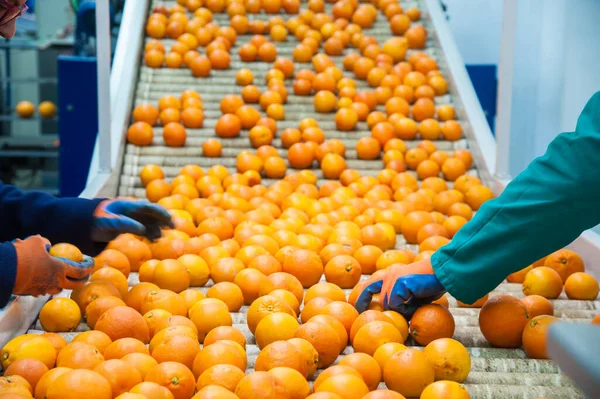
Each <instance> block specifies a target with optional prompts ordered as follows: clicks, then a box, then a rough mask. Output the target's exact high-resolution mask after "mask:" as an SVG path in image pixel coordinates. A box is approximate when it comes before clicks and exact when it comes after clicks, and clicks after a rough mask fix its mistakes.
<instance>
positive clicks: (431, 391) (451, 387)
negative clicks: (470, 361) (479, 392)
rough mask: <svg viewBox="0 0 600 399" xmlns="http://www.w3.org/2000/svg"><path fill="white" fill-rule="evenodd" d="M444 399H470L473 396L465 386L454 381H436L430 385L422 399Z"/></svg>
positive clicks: (424, 391)
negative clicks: (448, 398)
mask: <svg viewBox="0 0 600 399" xmlns="http://www.w3.org/2000/svg"><path fill="white" fill-rule="evenodd" d="M442 397H452V398H455V399H469V398H470V397H471V396H470V395H469V392H468V391H467V389H466V388H465V387H464V386H463V385H460V384H459V383H458V382H454V381H436V382H434V383H433V384H429V385H428V386H427V387H426V388H425V389H424V390H423V393H422V394H421V398H422V399H437V398H442Z"/></svg>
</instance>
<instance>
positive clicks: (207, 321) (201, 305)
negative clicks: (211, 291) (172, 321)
mask: <svg viewBox="0 0 600 399" xmlns="http://www.w3.org/2000/svg"><path fill="white" fill-rule="evenodd" d="M189 318H190V320H192V322H194V324H195V325H196V328H197V329H198V334H199V338H200V342H202V341H203V340H204V337H205V336H206V334H207V333H208V332H209V331H210V330H212V329H213V328H215V327H218V326H231V324H232V319H231V314H230V313H229V308H228V307H227V304H225V303H224V302H223V301H221V300H219V299H215V298H206V299H202V300H201V301H199V302H198V303H196V304H195V305H194V306H192V308H191V309H190V310H189Z"/></svg>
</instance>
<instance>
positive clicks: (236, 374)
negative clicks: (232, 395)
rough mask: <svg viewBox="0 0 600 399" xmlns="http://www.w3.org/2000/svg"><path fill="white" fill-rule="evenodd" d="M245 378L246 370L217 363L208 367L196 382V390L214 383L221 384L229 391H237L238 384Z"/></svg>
mask: <svg viewBox="0 0 600 399" xmlns="http://www.w3.org/2000/svg"><path fill="white" fill-rule="evenodd" d="M242 378H244V372H243V371H242V370H240V369H239V368H237V367H236V366H233V365H230V364H216V365H214V366H212V367H209V368H208V369H206V370H205V371H204V372H203V373H202V374H201V375H200V377H198V381H197V383H196V390H197V391H200V390H201V389H202V388H204V387H206V386H209V385H212V386H215V385H216V386H220V387H223V388H225V389H227V390H228V391H231V392H233V391H235V387H236V386H237V384H238V383H239V382H240V381H241V380H242Z"/></svg>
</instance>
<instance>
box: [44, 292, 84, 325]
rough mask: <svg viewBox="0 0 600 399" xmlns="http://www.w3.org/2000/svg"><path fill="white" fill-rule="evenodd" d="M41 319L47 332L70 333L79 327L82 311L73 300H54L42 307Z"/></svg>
mask: <svg viewBox="0 0 600 399" xmlns="http://www.w3.org/2000/svg"><path fill="white" fill-rule="evenodd" d="M39 317H40V323H41V325H42V327H43V328H44V330H45V331H48V332H68V331H75V329H76V328H77V327H78V326H79V323H80V322H81V311H80V310H79V307H78V306H77V303H76V302H75V301H74V300H72V299H69V298H54V299H51V300H50V301H48V302H46V303H45V304H44V306H42V310H41V311H40V316H39Z"/></svg>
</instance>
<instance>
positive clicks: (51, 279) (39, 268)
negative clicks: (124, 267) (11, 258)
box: [12, 236, 94, 296]
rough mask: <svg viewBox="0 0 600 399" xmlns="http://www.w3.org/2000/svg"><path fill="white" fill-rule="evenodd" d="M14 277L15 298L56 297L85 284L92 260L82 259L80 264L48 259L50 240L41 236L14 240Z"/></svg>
mask: <svg viewBox="0 0 600 399" xmlns="http://www.w3.org/2000/svg"><path fill="white" fill-rule="evenodd" d="M13 245H14V246H15V250H16V252H17V278H16V280H15V285H14V288H13V292H12V293H13V294H15V295H33V296H38V295H45V294H52V295H54V294H58V293H59V292H60V291H61V290H62V289H74V288H77V287H78V286H81V285H83V284H85V282H86V281H87V279H88V277H89V275H90V273H91V272H92V269H93V268H94V259H92V258H90V257H89V256H85V255H84V257H83V261H82V262H73V261H71V260H68V259H65V258H57V257H54V256H50V254H49V253H48V251H49V250H50V241H48V240H46V239H45V238H42V237H41V236H32V237H29V238H26V239H25V240H16V241H15V242H14V244H13Z"/></svg>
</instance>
